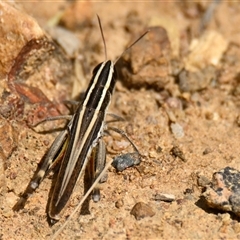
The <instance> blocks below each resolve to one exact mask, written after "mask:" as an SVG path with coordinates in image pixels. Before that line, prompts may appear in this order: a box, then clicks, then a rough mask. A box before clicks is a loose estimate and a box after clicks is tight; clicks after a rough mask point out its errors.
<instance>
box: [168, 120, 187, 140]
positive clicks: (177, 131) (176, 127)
mask: <svg viewBox="0 0 240 240" xmlns="http://www.w3.org/2000/svg"><path fill="white" fill-rule="evenodd" d="M170 128H171V130H172V133H173V135H174V137H175V138H183V137H184V130H183V127H182V126H181V125H180V124H179V123H171V125H170Z"/></svg>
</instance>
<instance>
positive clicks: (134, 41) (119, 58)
mask: <svg viewBox="0 0 240 240" xmlns="http://www.w3.org/2000/svg"><path fill="white" fill-rule="evenodd" d="M149 31H150V30H147V31H146V32H145V33H143V34H142V35H141V36H140V37H139V38H138V39H137V40H136V41H134V42H133V43H132V44H131V45H130V46H128V47H127V48H126V49H125V50H124V51H123V52H122V54H121V55H120V56H119V57H118V58H117V59H116V60H115V61H114V65H115V64H116V63H117V62H118V60H119V59H120V58H121V57H122V55H123V54H124V53H125V52H127V51H128V50H129V49H130V48H131V47H132V46H133V45H135V44H136V43H137V42H138V41H139V40H141V39H142V38H143V37H144V36H145V35H146V34H147V33H148V32H149Z"/></svg>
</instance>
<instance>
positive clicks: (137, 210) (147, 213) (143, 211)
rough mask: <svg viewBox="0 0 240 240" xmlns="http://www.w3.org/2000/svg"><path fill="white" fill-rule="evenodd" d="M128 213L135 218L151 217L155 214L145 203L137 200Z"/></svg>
mask: <svg viewBox="0 0 240 240" xmlns="http://www.w3.org/2000/svg"><path fill="white" fill-rule="evenodd" d="M130 214H132V215H133V216H134V217H135V218H136V220H140V219H142V218H145V217H152V216H154V215H155V212H154V211H153V209H152V208H151V207H150V206H149V205H148V204H146V203H143V202H138V203H136V204H135V205H134V207H133V208H132V210H131V212H130Z"/></svg>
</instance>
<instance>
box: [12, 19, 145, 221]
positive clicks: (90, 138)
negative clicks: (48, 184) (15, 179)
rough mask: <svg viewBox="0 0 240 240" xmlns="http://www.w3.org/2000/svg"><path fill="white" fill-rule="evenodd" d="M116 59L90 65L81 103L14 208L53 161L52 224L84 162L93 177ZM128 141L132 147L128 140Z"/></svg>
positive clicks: (101, 152) (101, 154)
mask: <svg viewBox="0 0 240 240" xmlns="http://www.w3.org/2000/svg"><path fill="white" fill-rule="evenodd" d="M98 21H99V26H100V30H101V35H102V39H103V42H104V49H105V58H106V59H107V57H106V56H107V53H106V44H105V40H104V35H103V31H102V27H101V22H100V19H99V17H98ZM146 33H147V32H146ZM146 33H144V34H143V35H142V36H141V37H140V38H139V39H137V40H136V41H135V42H134V43H133V44H132V45H134V44H135V43H136V42H137V41H139V40H140V39H141V38H142V37H143V36H144V35H145V34H146ZM132 45H130V46H129V47H128V48H127V49H126V50H125V51H127V50H128V49H129V48H130V47H132ZM125 51H124V52H125ZM124 52H123V53H124ZM123 53H122V54H123ZM120 56H122V55H120ZM119 58H120V57H119ZM119 58H118V59H117V60H116V61H115V62H113V61H111V60H105V61H104V62H102V63H100V64H98V65H97V66H96V67H95V68H94V70H93V75H92V78H91V80H90V83H89V86H88V88H87V91H86V93H85V96H84V100H83V102H82V103H81V104H79V106H78V107H77V110H76V112H75V113H74V115H73V117H72V118H71V120H70V121H69V123H68V125H67V127H66V129H64V130H63V131H62V132H60V134H59V135H58V136H57V137H56V139H55V140H54V142H53V143H52V145H51V147H50V148H49V150H48V152H47V154H46V155H45V157H44V159H43V163H42V165H41V166H40V169H39V170H38V171H37V172H36V173H35V175H34V176H33V178H32V180H31V182H30V184H29V185H28V187H27V189H26V191H25V192H24V194H23V195H22V197H21V199H20V200H19V202H18V203H17V204H16V205H15V207H14V209H15V210H18V208H19V205H24V203H25V202H26V199H27V198H28V197H29V196H30V195H31V193H32V192H33V191H34V190H35V189H36V188H37V187H38V186H39V184H40V183H41V181H42V180H43V179H44V178H45V176H46V175H47V174H48V173H49V171H51V170H52V169H54V167H55V166H56V165H57V164H60V168H59V171H58V174H57V179H56V183H55V186H54V188H53V191H52V194H51V196H50V200H49V204H48V205H49V207H48V210H47V211H48V216H49V218H50V221H51V222H52V223H54V222H55V221H58V220H59V218H60V214H61V213H62V211H63V209H64V208H65V206H66V204H67V202H68V201H69V199H70V197H71V195H72V192H73V190H74V188H75V186H76V183H77V181H78V180H79V178H81V176H82V175H83V173H84V172H85V168H86V167H87V165H89V166H90V167H89V169H88V170H89V172H90V175H91V178H92V180H91V181H92V182H94V180H95V179H97V177H98V176H99V174H100V173H101V171H102V169H103V168H104V166H105V163H106V154H105V153H106V151H105V147H104V146H105V145H104V144H103V142H102V140H101V137H102V136H103V132H104V127H105V123H104V121H105V116H106V111H107V109H108V106H109V104H110V101H111V96H112V93H113V89H114V86H115V83H116V80H117V72H116V69H115V64H116V62H117V61H118V60H119ZM52 120H53V119H52ZM127 138H128V137H127ZM129 141H130V143H131V144H132V145H133V147H134V148H136V147H135V146H134V144H133V143H132V142H131V140H129ZM89 161H90V162H89ZM99 199H100V193H99V189H95V190H93V200H94V201H98V200H99Z"/></svg>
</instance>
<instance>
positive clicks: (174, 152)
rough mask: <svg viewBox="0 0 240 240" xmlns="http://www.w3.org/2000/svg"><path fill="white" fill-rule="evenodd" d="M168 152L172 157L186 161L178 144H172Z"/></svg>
mask: <svg viewBox="0 0 240 240" xmlns="http://www.w3.org/2000/svg"><path fill="white" fill-rule="evenodd" d="M170 152H171V154H172V155H173V156H174V157H179V158H180V159H181V160H182V161H183V162H186V161H187V160H186V158H185V156H184V154H183V151H182V150H181V149H180V148H179V147H178V146H174V147H173V148H172V149H171V151H170Z"/></svg>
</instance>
